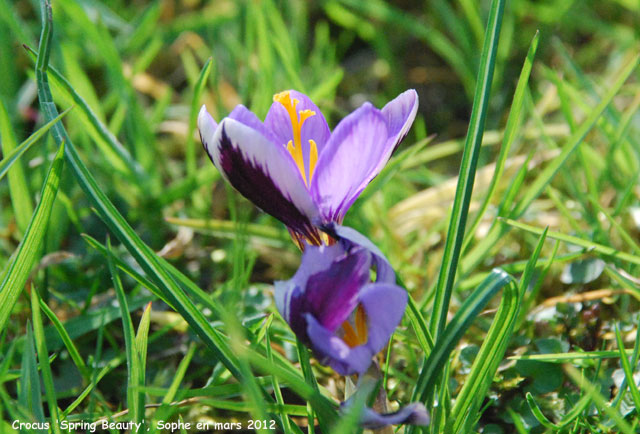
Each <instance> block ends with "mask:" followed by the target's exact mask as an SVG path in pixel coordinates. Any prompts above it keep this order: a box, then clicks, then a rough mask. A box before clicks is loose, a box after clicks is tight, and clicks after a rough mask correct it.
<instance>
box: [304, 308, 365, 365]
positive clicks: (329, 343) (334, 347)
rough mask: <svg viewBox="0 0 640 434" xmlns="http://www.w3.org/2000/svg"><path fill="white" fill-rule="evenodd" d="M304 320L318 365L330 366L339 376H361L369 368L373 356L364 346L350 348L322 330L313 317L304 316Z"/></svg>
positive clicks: (330, 333) (327, 331) (309, 315)
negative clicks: (318, 361)
mask: <svg viewBox="0 0 640 434" xmlns="http://www.w3.org/2000/svg"><path fill="white" fill-rule="evenodd" d="M305 318H306V320H307V334H308V336H309V339H310V341H311V348H312V349H313V351H314V353H315V354H316V356H317V357H318V359H319V360H320V363H322V364H324V365H329V366H331V368H332V369H333V370H334V371H336V372H337V373H338V374H340V375H353V374H361V373H363V372H365V371H366V370H367V368H369V365H371V357H372V356H373V354H372V353H371V352H370V351H369V349H368V348H367V347H366V346H365V345H360V346H358V347H354V348H351V347H349V346H348V345H347V344H346V343H345V342H344V341H343V340H342V339H340V338H339V337H337V336H336V335H334V334H333V333H332V332H330V331H329V330H327V329H326V328H324V327H323V326H322V325H321V324H320V323H319V322H318V321H316V319H315V318H314V317H313V315H311V314H306V315H305Z"/></svg>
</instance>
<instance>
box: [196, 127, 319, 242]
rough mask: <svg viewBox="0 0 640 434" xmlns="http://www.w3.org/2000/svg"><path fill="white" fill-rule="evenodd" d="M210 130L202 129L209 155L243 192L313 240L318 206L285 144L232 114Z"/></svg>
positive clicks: (263, 208)
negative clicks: (279, 144)
mask: <svg viewBox="0 0 640 434" xmlns="http://www.w3.org/2000/svg"><path fill="white" fill-rule="evenodd" d="M204 122H206V117H205V119H203V123H204ZM205 125H206V124H205ZM207 132H208V131H203V130H201V131H200V135H201V137H202V139H203V143H204V146H205V149H206V150H207V152H208V154H209V157H210V158H211V160H212V161H213V163H214V164H215V166H216V167H217V168H218V170H220V173H222V175H223V176H224V178H226V179H227V181H229V183H230V184H231V185H232V186H233V187H234V188H235V189H236V190H238V191H239V192H240V194H242V195H243V196H244V197H246V198H247V199H249V200H250V201H251V202H253V203H254V204H255V205H256V206H258V207H259V208H260V209H262V210H263V211H264V212H266V213H267V214H270V215H272V216H273V217H275V218H277V219H278V220H280V221H282V222H283V223H284V224H285V225H287V226H288V227H289V228H291V229H292V230H294V231H296V232H298V233H300V234H302V235H304V236H306V237H308V238H309V239H311V240H316V239H317V238H318V235H317V231H316V229H315V228H314V226H313V224H312V222H313V221H315V220H316V219H317V218H318V209H317V208H316V206H315V204H314V203H313V201H312V200H311V197H310V195H309V192H308V190H307V188H306V186H305V184H304V181H303V180H302V177H301V175H300V173H299V172H298V170H297V169H296V167H295V164H294V163H293V160H292V159H291V157H290V155H289V154H288V153H287V151H286V150H285V149H284V148H283V147H282V146H278V145H277V144H275V143H273V142H272V141H271V140H269V139H268V138H267V137H265V135H264V134H262V133H261V132H260V131H258V130H256V129H255V128H252V127H251V126H248V125H246V124H245V123H242V122H240V121H237V120H235V119H231V118H226V119H224V120H223V121H222V122H221V123H220V125H219V126H218V128H217V129H216V130H215V132H214V134H213V135H207ZM316 241H317V242H318V243H319V242H320V240H319V239H317V240H316Z"/></svg>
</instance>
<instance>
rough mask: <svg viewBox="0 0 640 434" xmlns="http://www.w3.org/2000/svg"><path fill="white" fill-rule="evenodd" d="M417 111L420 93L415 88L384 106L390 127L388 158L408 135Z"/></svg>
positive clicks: (383, 109) (383, 111) (383, 110)
mask: <svg viewBox="0 0 640 434" xmlns="http://www.w3.org/2000/svg"><path fill="white" fill-rule="evenodd" d="M417 112H418V94H417V93H416V91H415V90H413V89H409V90H406V91H404V92H402V93H401V94H400V95H398V96H397V97H396V98H395V99H393V100H391V101H389V102H388V103H387V105H385V106H384V107H383V108H382V114H383V115H384V117H385V118H386V119H387V127H388V128H389V142H388V143H387V151H388V152H389V155H388V156H387V160H388V159H389V157H390V156H391V154H392V153H393V151H394V150H395V149H396V148H397V147H398V145H399V144H400V142H402V139H404V138H405V137H406V135H407V133H408V132H409V129H410V128H411V125H412V124H413V121H414V119H415V118H416V113H417ZM384 164H386V160H385V163H383V164H382V166H384ZM380 170H382V167H380V168H379V169H378V172H379V171H380Z"/></svg>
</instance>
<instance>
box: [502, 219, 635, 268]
mask: <svg viewBox="0 0 640 434" xmlns="http://www.w3.org/2000/svg"><path fill="white" fill-rule="evenodd" d="M503 221H504V222H505V223H506V224H508V225H509V226H513V227H516V228H518V229H522V230H525V231H527V232H532V233H534V234H538V235H539V234H541V233H542V232H544V229H542V228H537V227H535V226H531V225H528V224H526V223H520V222H517V221H515V220H511V219H503ZM547 236H548V237H549V238H553V239H554V240H558V241H563V242H565V243H569V244H574V245H576V246H580V247H584V248H586V249H589V250H591V251H593V252H597V253H600V254H602V255H605V256H610V257H612V258H616V259H619V260H621V261H624V262H630V263H632V264H636V265H640V256H636V255H631V254H629V253H625V252H621V251H619V250H616V249H614V248H613V247H609V246H603V245H602V244H598V243H594V242H592V241H588V240H583V239H582V238H578V237H574V236H572V235H565V234H563V233H560V232H553V231H549V232H548V233H547Z"/></svg>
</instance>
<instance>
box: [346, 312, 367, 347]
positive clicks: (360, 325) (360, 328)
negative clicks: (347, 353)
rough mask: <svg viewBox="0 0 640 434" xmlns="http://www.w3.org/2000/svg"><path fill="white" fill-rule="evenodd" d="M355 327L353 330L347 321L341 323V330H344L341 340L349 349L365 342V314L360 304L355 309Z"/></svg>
mask: <svg viewBox="0 0 640 434" xmlns="http://www.w3.org/2000/svg"><path fill="white" fill-rule="evenodd" d="M355 326H356V328H355V329H354V328H353V326H352V325H351V323H350V322H349V321H345V322H343V323H342V329H343V330H344V336H343V337H342V340H343V341H344V343H345V344H347V345H349V347H350V348H353V347H357V346H359V345H363V344H365V343H366V342H367V338H368V336H367V313H366V312H365V311H364V308H363V307H362V305H361V304H360V305H358V307H357V308H356V317H355Z"/></svg>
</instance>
